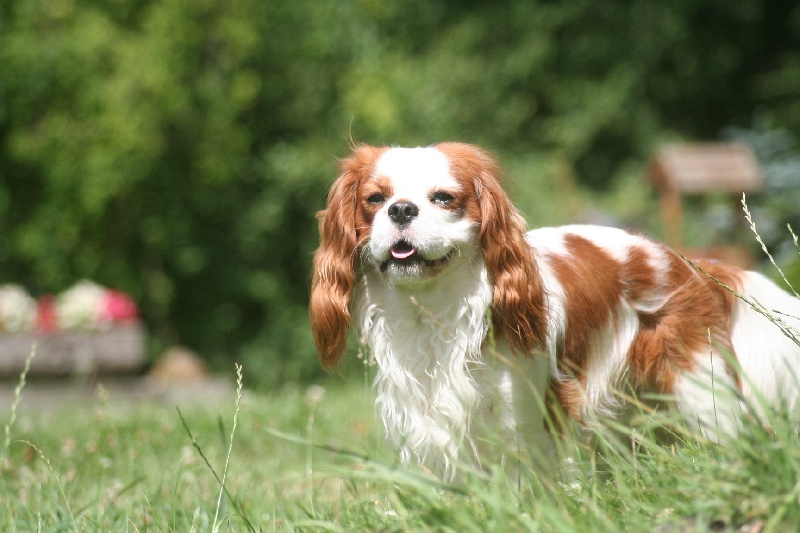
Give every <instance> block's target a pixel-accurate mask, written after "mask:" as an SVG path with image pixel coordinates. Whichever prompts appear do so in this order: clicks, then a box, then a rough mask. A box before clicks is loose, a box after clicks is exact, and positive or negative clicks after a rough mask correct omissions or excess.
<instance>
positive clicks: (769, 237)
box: [0, 0, 800, 386]
mask: <svg viewBox="0 0 800 533" xmlns="http://www.w3.org/2000/svg"><path fill="white" fill-rule="evenodd" d="M351 138H352V139H355V140H357V141H360V142H367V143H381V144H399V145H427V144H430V143H434V142H437V141H441V140H461V141H468V142H473V143H478V144H480V145H482V146H484V147H486V148H488V149H489V150H491V151H493V152H494V153H495V154H497V156H498V158H499V160H500V161H501V163H502V165H503V166H504V167H505V169H506V171H507V172H508V174H509V176H510V179H511V186H510V188H511V192H512V195H513V197H514V198H515V201H516V203H517V205H518V206H519V207H520V209H521V210H522V211H523V212H524V214H525V215H526V217H527V219H528V221H529V224H530V225H531V226H532V227H534V226H541V225H555V224H562V223H568V222H595V223H607V224H615V225H620V226H623V227H632V228H638V229H641V230H643V231H645V232H647V233H649V234H651V235H653V236H654V237H657V238H661V237H662V236H663V228H662V227H661V222H660V220H661V219H660V218H659V215H658V205H659V204H658V198H657V194H656V192H655V190H654V188H653V186H652V185H651V183H650V182H649V180H648V175H647V174H648V171H647V169H648V165H649V164H650V162H651V160H652V157H653V154H654V153H655V151H656V150H657V149H658V148H659V147H660V146H662V145H664V144H665V143H672V142H676V141H684V142H696V141H720V140H725V141H728V140H738V141H742V142H745V143H747V144H748V145H750V146H751V147H752V148H753V150H754V151H755V153H756V155H757V157H758V161H759V164H760V166H761V169H762V171H763V174H764V178H765V187H764V190H763V191H762V192H761V193H760V194H758V195H756V196H753V197H752V198H751V199H750V202H749V203H750V207H751V209H752V210H753V213H754V217H755V219H756V221H757V223H758V224H759V230H760V232H761V235H762V237H763V238H764V240H765V241H766V243H767V244H768V245H769V246H770V247H771V249H772V251H773V252H774V253H775V255H776V258H777V259H778V260H779V262H781V264H782V265H783V266H784V267H785V269H786V272H787V275H788V276H789V277H790V278H792V279H793V280H795V281H796V282H798V283H797V284H796V286H800V264H799V263H798V260H797V259H798V255H797V251H796V250H795V249H794V245H793V244H792V242H791V236H790V235H789V234H788V232H787V230H786V223H787V222H790V223H793V224H794V226H793V227H794V228H795V230H800V4H798V3H797V2H795V1H793V0H771V1H769V2H756V1H753V0H724V1H722V0H677V1H672V2H652V1H649V0H647V1H644V0H632V1H631V0H556V1H553V0H550V1H545V0H536V1H521V0H496V1H493V2H475V1H463V0H459V1H455V0H405V1H403V2H396V1H388V0H337V1H335V2H325V1H320V0H226V1H224V2H223V1H214V0H131V1H123V0H83V1H77V0H49V1H47V2H33V1H24V0H0V278H2V279H0V282H3V283H17V284H20V285H23V286H25V287H26V288H27V289H28V290H29V291H30V292H31V293H33V294H35V295H41V294H47V293H58V292H59V291H63V290H64V289H66V288H67V287H70V286H72V285H73V284H74V283H75V282H76V281H77V280H80V279H91V280H93V281H95V282H97V283H100V284H102V285H105V286H109V287H115V288H118V289H120V290H122V291H125V292H126V293H128V294H130V295H131V296H132V297H133V298H134V299H135V301H136V302H137V304H138V305H139V308H140V312H141V316H142V319H143V321H144V323H145V325H146V327H147V331H148V332H149V333H148V343H147V347H148V348H147V352H148V354H149V356H150V357H151V358H155V357H157V356H158V355H159V354H160V353H162V352H163V351H164V350H165V349H166V348H168V347H170V346H173V345H177V344H180V345H184V346H187V347H189V348H191V349H192V350H194V351H196V352H197V353H199V354H200V355H201V356H202V357H203V358H204V359H205V360H206V361H208V362H209V363H210V364H211V365H212V367H216V368H223V367H224V368H226V369H228V370H229V369H230V365H231V361H233V360H235V361H239V362H242V363H243V364H244V367H245V369H246V370H245V376H246V379H248V380H249V381H250V382H251V384H253V385H261V386H270V385H275V384H278V383H283V382H286V381H301V382H302V381H307V380H310V379H312V378H314V377H316V376H317V375H318V374H319V373H320V372H321V370H320V367H319V365H318V363H317V361H316V355H315V352H314V348H313V342H312V340H311V335H310V331H309V328H308V319H307V316H306V309H307V307H306V302H307V298H308V288H309V280H310V268H311V258H312V254H313V251H314V249H315V248H316V246H317V244H318V240H319V238H318V235H317V224H316V221H315V219H314V214H315V212H316V211H317V210H318V209H321V208H322V207H323V205H324V199H325V195H326V192H327V189H328V187H329V186H330V184H331V182H332V181H333V180H334V179H335V177H336V175H337V170H336V161H337V158H339V157H342V156H344V155H345V154H346V153H347V150H348V146H349V144H350V139H351ZM712 196H713V195H712ZM722 203H724V202H722ZM718 204H719V202H715V199H714V198H713V197H712V198H710V199H709V198H705V197H704V198H695V199H689V200H687V205H686V215H685V221H684V224H685V226H686V228H685V231H686V234H687V235H686V240H687V241H690V242H691V243H693V244H695V245H698V246H703V245H707V244H709V241H710V240H713V239H715V238H716V236H717V235H719V234H722V233H724V232H725V230H726V228H728V229H729V228H730V227H731V223H730V220H729V219H727V218H725V217H724V216H721V215H720V213H722V208H721V207H720V205H718ZM729 207H730V206H729V204H725V205H724V208H725V209H728V208H729ZM740 214H741V213H740ZM749 240H750V242H751V243H752V245H753V246H755V247H757V244H755V240H754V239H749ZM351 359H352V358H351Z"/></svg>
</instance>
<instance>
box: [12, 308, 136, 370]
mask: <svg viewBox="0 0 800 533" xmlns="http://www.w3.org/2000/svg"><path fill="white" fill-rule="evenodd" d="M144 345H145V332H144V328H143V327H142V325H141V323H139V322H138V321H134V322H130V323H127V324H115V325H113V326H111V327H110V328H108V329H106V330H101V331H89V330H68V331H60V332H56V333H47V334H38V333H28V334H26V333H20V334H14V335H0V377H14V376H19V374H20V373H21V372H22V370H23V369H24V368H25V360H26V359H27V358H28V357H29V356H30V354H31V350H32V349H33V347H34V346H35V347H36V348H35V349H36V353H35V355H34V357H33V359H32V360H31V363H30V373H31V375H39V376H69V375H86V374H126V373H134V372H139V371H141V369H142V368H143V367H144V365H145V363H146V361H145V351H144Z"/></svg>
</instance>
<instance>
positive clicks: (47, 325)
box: [36, 294, 58, 334]
mask: <svg viewBox="0 0 800 533" xmlns="http://www.w3.org/2000/svg"><path fill="white" fill-rule="evenodd" d="M37 306H38V312H37V315H36V329H37V331H39V332H40V333H44V334H47V333H54V332H56V331H58V320H57V318H56V302H55V298H53V297H52V296H51V295H49V294H46V295H44V296H42V297H41V298H39V301H38V302H37Z"/></svg>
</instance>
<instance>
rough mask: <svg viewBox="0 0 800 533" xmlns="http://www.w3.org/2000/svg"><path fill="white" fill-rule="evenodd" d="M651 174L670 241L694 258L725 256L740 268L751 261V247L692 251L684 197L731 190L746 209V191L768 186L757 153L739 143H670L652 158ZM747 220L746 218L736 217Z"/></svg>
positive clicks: (732, 198) (735, 206) (734, 202)
mask: <svg viewBox="0 0 800 533" xmlns="http://www.w3.org/2000/svg"><path fill="white" fill-rule="evenodd" d="M649 177H650V180H651V182H652V183H653V185H654V186H655V187H656V189H657V190H658V192H659V195H660V201H661V217H662V222H663V225H664V239H665V241H666V242H667V244H668V245H670V246H672V247H673V248H675V249H677V250H680V251H681V252H683V253H684V255H686V256H687V257H689V258H690V259H691V258H692V257H695V258H708V259H719V260H723V261H726V262H729V263H733V264H737V265H740V266H748V264H749V263H750V262H751V259H750V257H749V253H748V252H747V249H746V248H745V247H743V246H736V245H722V244H720V245H718V246H717V245H715V246H713V247H709V248H705V249H699V250H698V249H687V248H686V247H685V246H684V242H683V226H684V224H683V199H684V197H685V196H687V195H702V194H711V193H725V194H727V195H729V196H730V203H731V206H732V208H733V209H735V210H736V212H737V213H741V204H740V200H741V197H742V193H754V192H758V191H760V190H761V189H762V188H763V177H762V174H761V171H760V169H759V167H758V163H757V162H756V158H755V154H753V151H752V150H751V149H750V148H749V147H747V146H745V145H743V144H735V143H699V144H674V145H667V146H664V147H663V148H661V149H660V150H658V151H657V152H656V154H655V156H654V158H653V160H652V161H651V164H650V168H649ZM734 218H735V219H736V220H743V218H742V217H741V216H737V217H734Z"/></svg>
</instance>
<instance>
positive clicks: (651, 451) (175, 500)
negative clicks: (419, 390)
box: [0, 368, 800, 533]
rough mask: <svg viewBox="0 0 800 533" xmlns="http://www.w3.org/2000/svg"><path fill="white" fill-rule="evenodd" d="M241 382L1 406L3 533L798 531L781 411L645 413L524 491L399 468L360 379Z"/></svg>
mask: <svg viewBox="0 0 800 533" xmlns="http://www.w3.org/2000/svg"><path fill="white" fill-rule="evenodd" d="M244 372H245V373H246V372H247V369H246V368H245V369H244ZM235 380H236V372H235V370H233V369H232V371H231V382H232V386H231V387H230V392H229V394H225V395H223V396H222V400H221V401H219V400H217V399H212V398H208V397H205V398H204V397H203V395H202V394H200V396H196V397H194V398H193V397H192V396H191V395H187V396H182V397H180V398H179V399H177V400H175V401H165V400H163V399H162V400H159V401H156V400H148V399H141V398H139V399H137V400H136V401H131V400H130V398H126V397H124V396H122V397H118V396H117V395H116V393H115V390H114V389H113V388H111V387H109V388H105V387H98V388H97V389H96V390H95V392H94V393H93V394H90V395H88V396H87V398H86V399H85V400H84V401H80V402H58V405H51V406H49V407H47V408H42V406H38V407H37V408H31V409H23V407H24V405H25V403H24V401H23V402H21V404H20V408H19V409H18V410H15V406H14V405H9V406H2V407H3V408H4V411H5V412H4V413H3V414H2V418H0V426H3V427H4V428H6V429H7V432H6V437H5V443H4V446H3V448H2V450H3V455H4V459H3V464H2V482H1V483H0V530H2V531H26V532H27V531H139V532H142V531H159V532H161V531H176V532H187V531H213V530H214V529H215V528H217V529H218V530H219V531H273V530H281V531H294V530H319V531H325V530H330V531H426V530H431V531H458V532H461V531H476V532H477V531H563V532H574V531H578V532H581V531H586V532H590V531H591V532H598V531H599V532H602V531H659V532H664V533H666V532H685V531H753V532H758V531H791V530H796V529H797V524H800V504H798V498H799V497H800V446H798V439H797V435H796V433H795V432H793V431H792V430H791V427H790V425H789V424H788V423H786V422H785V417H781V416H779V415H776V416H775V417H774V419H773V424H772V426H773V427H772V428H771V429H770V431H763V430H761V429H760V428H755V429H753V430H752V431H746V432H744V433H743V435H742V437H741V438H740V439H739V440H738V441H737V442H734V443H732V444H731V445H730V446H727V447H718V446H715V445H713V444H711V443H707V442H702V441H700V442H698V441H697V440H695V439H692V438H687V437H682V436H681V434H680V429H679V428H676V429H675V431H677V432H678V438H677V440H676V441H675V442H673V443H671V444H665V443H664V442H663V440H657V439H656V438H655V437H654V431H652V428H653V427H654V426H656V425H661V424H663V423H664V420H662V419H659V418H658V416H654V415H652V414H649V413H641V415H640V416H638V417H634V419H633V420H632V424H633V425H634V426H635V427H636V431H635V435H636V439H635V444H634V445H631V444H630V442H631V441H630V440H627V439H621V440H619V439H615V438H613V437H612V436H610V434H609V435H605V434H603V435H601V436H600V438H599V444H598V446H597V452H596V453H595V454H588V453H586V454H584V455H582V456H581V457H582V459H583V460H581V461H580V462H579V463H578V464H579V467H580V471H579V472H578V473H577V477H576V478H575V479H573V482H572V483H561V482H560V479H554V478H547V479H542V478H538V477H536V476H531V478H530V481H529V482H525V483H522V484H518V483H515V482H512V481H509V480H508V479H506V477H505V476H504V474H503V471H502V469H500V468H496V467H495V468H493V467H491V466H490V467H488V468H487V469H486V470H485V471H480V472H474V471H472V472H470V471H465V472H464V473H463V476H462V479H461V481H459V482H458V483H455V484H452V485H444V484H441V483H439V482H438V481H436V480H435V479H433V478H432V477H430V476H428V475H427V474H426V473H425V472H423V471H421V470H420V469H417V468H410V469H402V468H399V467H397V466H396V465H395V463H394V454H393V453H392V451H391V450H389V449H387V447H386V446H385V445H384V443H383V439H382V436H381V429H380V426H379V425H378V424H377V423H376V422H375V420H374V415H373V409H372V391H371V390H370V387H369V386H368V385H367V384H366V383H367V378H366V377H364V379H361V378H358V377H356V378H348V379H343V378H341V377H337V376H329V377H327V378H326V379H324V380H323V381H321V382H320V383H319V384H317V385H311V386H296V385H286V386H285V387H284V388H282V389H281V390H277V391H272V392H269V393H258V392H253V391H249V390H246V389H245V390H242V391H241V395H238V394H237V387H236V386H235ZM25 394H26V390H25V389H22V391H21V397H22V399H23V400H24V398H25ZM667 423H669V422H668V421H667ZM234 429H235V431H234ZM661 433H663V431H662V432H661ZM231 435H233V439H232V440H231ZM614 442H622V443H623V444H621V445H619V446H616V445H615V444H613V443H614ZM226 461H227V468H226ZM223 479H224V486H225V491H224V492H223V493H222V496H221V497H220V493H221V491H220V486H221V481H222V480H223Z"/></svg>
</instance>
